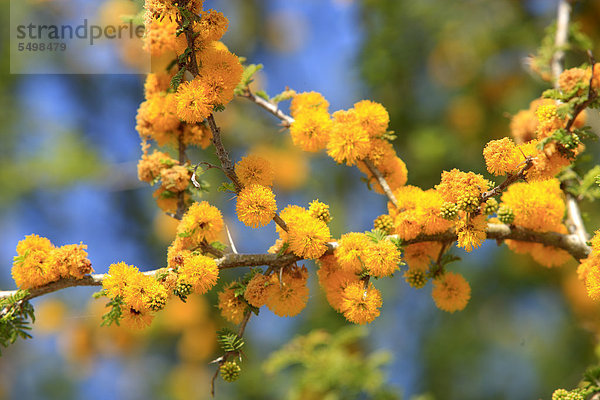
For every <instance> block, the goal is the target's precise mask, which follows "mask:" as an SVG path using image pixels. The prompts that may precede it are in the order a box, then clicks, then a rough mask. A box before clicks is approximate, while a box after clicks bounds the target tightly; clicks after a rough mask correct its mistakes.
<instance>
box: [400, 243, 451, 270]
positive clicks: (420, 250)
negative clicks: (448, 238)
mask: <svg viewBox="0 0 600 400" xmlns="http://www.w3.org/2000/svg"><path fill="white" fill-rule="evenodd" d="M441 249H442V244H441V243H440V242H421V243H415V244H410V245H408V246H406V247H405V248H404V260H405V261H406V264H408V268H409V269H412V270H418V271H427V268H428V267H429V263H431V262H432V261H434V260H436V259H437V256H438V255H439V254H440V250H441Z"/></svg>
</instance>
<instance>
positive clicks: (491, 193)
mask: <svg viewBox="0 0 600 400" xmlns="http://www.w3.org/2000/svg"><path fill="white" fill-rule="evenodd" d="M523 162H524V163H525V165H523V167H522V168H521V169H520V170H519V172H517V173H516V174H509V175H508V176H507V177H506V179H505V180H504V182H502V183H501V184H499V185H498V186H496V187H495V188H493V189H490V190H488V191H487V192H484V193H482V194H481V198H480V200H479V201H480V203H485V202H486V201H487V200H488V199H489V198H490V197H496V196H498V195H499V194H501V193H502V192H504V191H505V190H506V189H507V188H508V187H509V186H510V185H512V184H513V183H515V182H517V181H519V180H521V179H525V173H526V172H527V170H529V169H530V168H531V167H532V166H533V158H532V157H526V158H525V160H524V161H523Z"/></svg>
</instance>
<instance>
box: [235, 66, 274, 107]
mask: <svg viewBox="0 0 600 400" xmlns="http://www.w3.org/2000/svg"><path fill="white" fill-rule="evenodd" d="M261 69H263V65H262V64H250V65H248V66H245V67H244V72H243V73H242V79H241V80H240V83H238V85H237V86H236V88H235V90H234V93H235V94H236V95H241V94H243V93H244V92H245V91H246V89H248V85H250V84H251V83H252V81H253V76H254V74H255V73H257V72H258V71H260V70H261ZM267 100H268V99H267Z"/></svg>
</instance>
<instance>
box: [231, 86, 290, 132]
mask: <svg viewBox="0 0 600 400" xmlns="http://www.w3.org/2000/svg"><path fill="white" fill-rule="evenodd" d="M241 96H242V97H244V98H246V99H248V100H250V101H251V102H253V103H255V104H257V105H258V106H260V107H262V108H264V109H265V110H267V111H268V112H270V113H271V114H273V115H274V116H276V117H277V118H279V119H280V120H281V124H282V125H283V126H285V127H289V126H290V125H292V123H293V122H294V118H292V117H290V116H289V115H286V114H285V113H284V112H283V111H281V110H280V109H279V107H277V105H276V104H273V103H271V102H270V101H267V100H265V99H263V98H262V97H259V96H257V95H255V94H254V93H252V92H251V91H250V90H246V92H244V94H242V95H241Z"/></svg>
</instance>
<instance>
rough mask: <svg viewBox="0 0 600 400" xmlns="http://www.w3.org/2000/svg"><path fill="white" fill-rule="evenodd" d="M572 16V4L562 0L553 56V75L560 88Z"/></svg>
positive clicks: (557, 17)
mask: <svg viewBox="0 0 600 400" xmlns="http://www.w3.org/2000/svg"><path fill="white" fill-rule="evenodd" d="M570 18H571V5H570V4H569V2H568V1H567V0H560V1H559V3H558V11H557V16H556V36H555V37H554V47H555V49H556V50H555V52H554V55H553V56H552V65H551V66H552V77H553V78H554V87H555V88H558V76H559V75H560V74H561V73H562V71H563V62H564V59H565V46H566V45H567V39H568V37H569V20H570Z"/></svg>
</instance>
